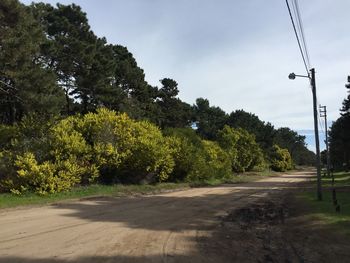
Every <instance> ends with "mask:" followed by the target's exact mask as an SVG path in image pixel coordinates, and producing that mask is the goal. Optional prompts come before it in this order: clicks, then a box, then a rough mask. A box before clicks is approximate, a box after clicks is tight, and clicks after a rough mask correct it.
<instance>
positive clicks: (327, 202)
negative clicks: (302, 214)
mask: <svg viewBox="0 0 350 263" xmlns="http://www.w3.org/2000/svg"><path fill="white" fill-rule="evenodd" d="M334 178H335V180H334V187H335V189H336V199H337V204H339V207H340V210H339V211H336V207H335V205H334V204H333V197H332V187H331V186H332V179H331V178H328V177H326V178H325V177H324V178H322V181H323V187H324V188H323V200H322V202H320V201H317V200H316V193H315V192H314V191H307V192H305V193H302V194H300V195H299V197H300V198H301V200H302V201H303V202H305V203H306V205H307V208H308V210H307V212H306V214H307V216H309V217H310V218H311V219H312V220H314V221H319V222H321V223H322V225H323V226H326V227H330V228H332V229H334V230H336V231H338V232H339V233H343V234H346V235H348V236H349V238H350V172H337V173H334Z"/></svg>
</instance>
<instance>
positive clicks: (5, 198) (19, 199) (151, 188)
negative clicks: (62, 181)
mask: <svg viewBox="0 0 350 263" xmlns="http://www.w3.org/2000/svg"><path fill="white" fill-rule="evenodd" d="M280 174H282V173H278V172H273V171H271V170H266V171H259V172H247V173H244V174H235V175H234V176H233V177H232V178H230V179H210V180H206V181H199V182H190V183H159V184H154V185H153V184H152V185H150V184H145V185H121V184H117V185H100V184H98V185H90V186H79V187H75V188H73V189H71V190H70V191H66V192H60V193H55V194H49V195H45V196H40V195H37V194H34V193H25V194H22V195H14V194H10V193H4V194H0V209H1V208H12V207H18V206H28V205H47V204H51V203H55V202H60V201H64V200H72V199H81V198H87V197H92V196H115V197H118V196H129V195H140V194H156V193H160V192H166V191H171V190H181V189H188V188H190V187H205V186H218V185H222V184H238V183H247V182H252V181H256V180H259V179H261V178H263V177H268V176H277V175H280Z"/></svg>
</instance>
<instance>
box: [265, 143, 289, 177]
mask: <svg viewBox="0 0 350 263" xmlns="http://www.w3.org/2000/svg"><path fill="white" fill-rule="evenodd" d="M269 158H270V163H271V169H272V170H274V171H278V172H284V171H286V170H290V169H292V168H293V162H292V158H291V156H290V154H289V152H288V150H287V149H284V148H281V147H279V146H278V145H276V144H275V145H273V146H272V148H271V151H270V154H269Z"/></svg>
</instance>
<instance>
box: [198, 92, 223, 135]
mask: <svg viewBox="0 0 350 263" xmlns="http://www.w3.org/2000/svg"><path fill="white" fill-rule="evenodd" d="M193 114H194V120H195V122H196V124H197V128H198V129H197V132H198V134H199V135H201V136H202V137H203V138H205V139H209V140H212V139H215V138H216V135H217V132H218V131H219V130H221V129H222V128H223V127H224V125H225V123H226V121H227V114H226V113H225V112H224V111H223V110H222V109H221V108H219V107H215V106H210V105H209V101H208V100H207V99H203V98H198V99H197V100H196V104H195V105H193Z"/></svg>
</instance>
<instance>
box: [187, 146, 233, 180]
mask: <svg viewBox="0 0 350 263" xmlns="http://www.w3.org/2000/svg"><path fill="white" fill-rule="evenodd" d="M202 144H203V149H202V150H199V151H198V152H197V153H196V157H195V162H194V164H193V167H192V170H191V171H190V172H189V174H188V176H187V180H188V181H203V180H209V179H223V178H230V177H231V176H232V170H231V163H230V157H229V155H228V154H227V153H226V152H225V151H224V150H223V149H222V148H221V147H220V146H219V145H218V144H217V143H216V142H213V141H207V140H203V141H202Z"/></svg>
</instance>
